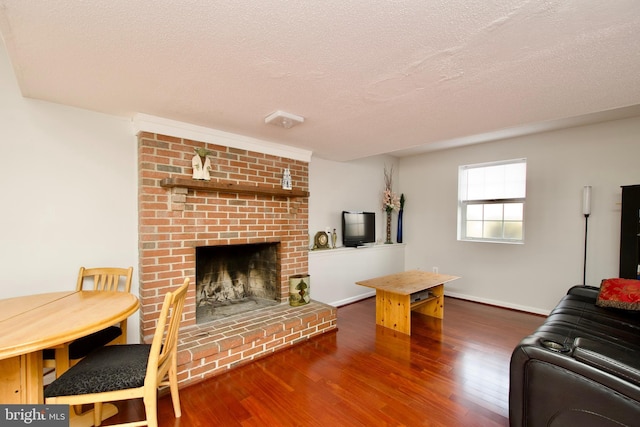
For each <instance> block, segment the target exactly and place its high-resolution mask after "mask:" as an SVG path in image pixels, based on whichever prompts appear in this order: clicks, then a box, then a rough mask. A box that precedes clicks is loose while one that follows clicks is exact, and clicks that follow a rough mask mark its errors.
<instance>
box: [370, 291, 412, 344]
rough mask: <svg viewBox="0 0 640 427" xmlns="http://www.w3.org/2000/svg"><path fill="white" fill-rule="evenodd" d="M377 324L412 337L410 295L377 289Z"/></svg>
mask: <svg viewBox="0 0 640 427" xmlns="http://www.w3.org/2000/svg"><path fill="white" fill-rule="evenodd" d="M376 324H378V325H380V326H384V327H385V328H389V329H393V330H394V331H398V332H401V333H403V334H407V335H411V300H410V297H409V295H399V294H394V293H393V292H388V291H384V290H380V289H376Z"/></svg>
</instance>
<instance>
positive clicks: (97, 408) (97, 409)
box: [93, 402, 102, 427]
mask: <svg viewBox="0 0 640 427" xmlns="http://www.w3.org/2000/svg"><path fill="white" fill-rule="evenodd" d="M93 425H94V426H95V427H98V426H100V425H102V402H96V403H94V404H93Z"/></svg>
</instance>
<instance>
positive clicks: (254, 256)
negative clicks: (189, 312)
mask: <svg viewBox="0 0 640 427" xmlns="http://www.w3.org/2000/svg"><path fill="white" fill-rule="evenodd" d="M278 246H279V244H278V243H258V244H246V245H228V246H201V247H197V248H196V323H205V322H209V321H212V320H218V319H222V318H225V317H228V316H233V315H235V314H240V313H245V312H248V311H252V310H256V309H259V308H263V307H267V306H271V305H276V304H279V302H280V286H279V283H280V271H279V262H278Z"/></svg>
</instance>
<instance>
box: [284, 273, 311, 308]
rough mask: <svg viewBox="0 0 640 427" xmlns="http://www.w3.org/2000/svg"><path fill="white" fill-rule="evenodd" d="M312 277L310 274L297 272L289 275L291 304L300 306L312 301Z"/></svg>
mask: <svg viewBox="0 0 640 427" xmlns="http://www.w3.org/2000/svg"><path fill="white" fill-rule="evenodd" d="M310 277H311V276H309V275H308V274H296V275H294V276H290V277H289V305H290V306H292V307H298V306H301V305H305V304H309V302H311V292H310V291H311V289H310V283H311V281H310Z"/></svg>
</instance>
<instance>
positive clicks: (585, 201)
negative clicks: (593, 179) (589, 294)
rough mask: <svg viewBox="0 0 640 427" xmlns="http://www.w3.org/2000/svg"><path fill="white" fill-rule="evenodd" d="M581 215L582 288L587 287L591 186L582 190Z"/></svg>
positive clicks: (586, 186)
mask: <svg viewBox="0 0 640 427" xmlns="http://www.w3.org/2000/svg"><path fill="white" fill-rule="evenodd" d="M582 214H583V215H584V262H583V267H582V286H586V285H587V225H588V224H589V215H591V186H590V185H585V186H584V188H583V189H582Z"/></svg>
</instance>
